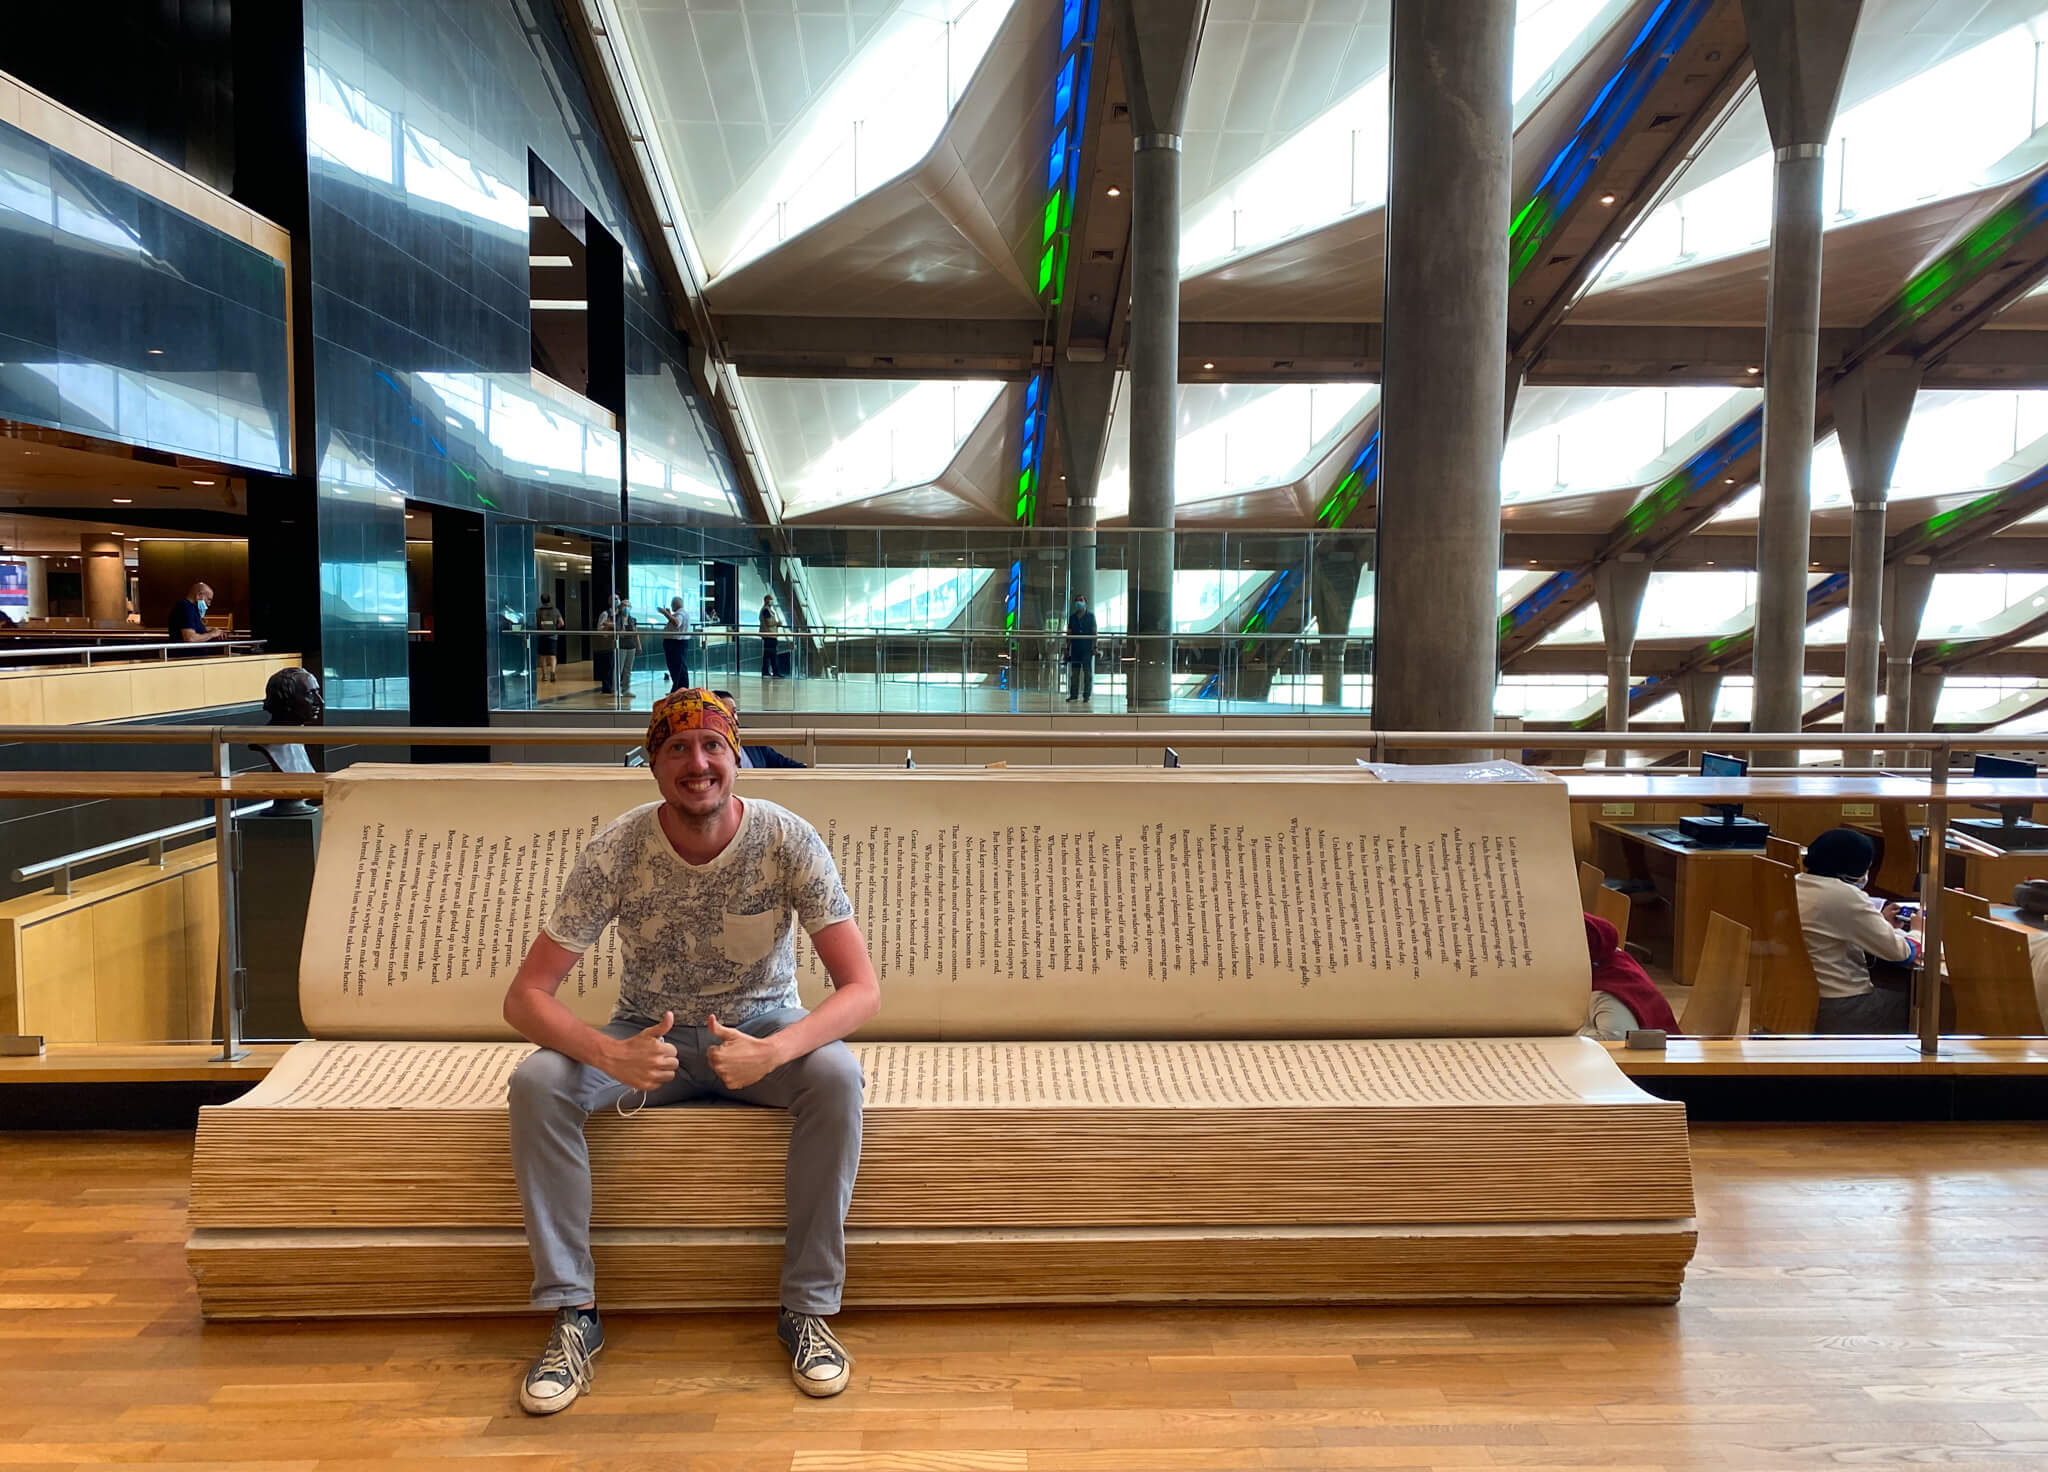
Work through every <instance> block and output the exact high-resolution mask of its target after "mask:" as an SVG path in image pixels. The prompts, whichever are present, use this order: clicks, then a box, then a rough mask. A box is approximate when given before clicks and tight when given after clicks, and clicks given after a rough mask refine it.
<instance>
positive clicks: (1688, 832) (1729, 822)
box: [1678, 751, 1771, 848]
mask: <svg viewBox="0 0 2048 1472" xmlns="http://www.w3.org/2000/svg"><path fill="white" fill-rule="evenodd" d="M1700 775H1701V776H1702V777H1747V776H1748V775H1749V762H1748V761H1747V759H1745V758H1743V757H1739V756H1723V755H1722V754H1721V753H1720V752H1715V751H1709V752H1704V753H1702V754H1701V756H1700ZM1702 806H1704V807H1705V808H1706V810H1707V813H1708V816H1706V817H1700V818H1680V819H1679V820H1678V831H1679V832H1680V833H1682V834H1683V835H1684V836H1685V837H1686V838H1687V839H1688V840H1690V841H1691V842H1693V843H1697V844H1701V845H1703V846H1705V847H1709V848H1762V847H1763V846H1764V839H1765V838H1767V837H1768V836H1769V835H1770V831H1771V830H1770V827H1769V825H1767V824H1765V823H1761V822H1759V821H1757V820H1756V819H1755V818H1745V817H1743V816H1742V804H1741V803H1739V802H1736V803H1704V804H1702ZM1714 814H1719V815H1720V816H1719V819H1718V821H1717V820H1716V819H1715V818H1714V816H1712V815H1714Z"/></svg>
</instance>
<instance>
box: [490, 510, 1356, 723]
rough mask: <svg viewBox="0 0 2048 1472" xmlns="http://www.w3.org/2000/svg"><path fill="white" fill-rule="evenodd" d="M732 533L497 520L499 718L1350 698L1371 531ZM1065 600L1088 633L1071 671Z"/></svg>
mask: <svg viewBox="0 0 2048 1472" xmlns="http://www.w3.org/2000/svg"><path fill="white" fill-rule="evenodd" d="M751 536H752V534H750V533H746V532H738V531H735V530H733V529H712V528H706V529H702V530H699V529H694V528H685V527H639V526H608V527H559V526H555V527H549V526H542V527H526V526H524V525H523V524H521V525H519V526H514V525H513V524H510V523H506V524H503V525H501V527H500V529H499V535H498V536H497V537H496V538H494V540H493V543H492V554H491V555H492V557H493V559H494V562H495V566H494V567H493V570H492V576H491V586H492V588H493V590H494V592H493V596H494V598H495V599H496V600H497V606H496V607H495V608H494V609H493V617H494V619H495V624H496V628H497V631H498V632H497V637H496V668H495V671H494V682H493V695H492V699H493V704H494V706H495V708H497V709H499V710H559V711H573V710H585V709H600V710H607V709H608V710H645V709H647V708H648V707H649V706H650V705H651V704H652V703H653V702H654V700H655V699H657V698H658V697H659V696H660V695H662V694H663V693H665V692H666V691H667V690H668V689H669V688H670V687H671V685H672V684H673V683H675V682H676V681H677V680H680V679H684V678H687V679H688V681H689V682H690V683H692V684H697V685H706V684H708V685H712V686H714V687H716V688H720V689H728V690H731V691H732V692H733V694H734V695H735V696H736V697H738V698H739V701H740V704H741V706H742V709H774V710H785V711H843V712H848V713H862V712H872V713H878V714H879V713H885V712H914V711H930V712H935V713H946V712H952V713H959V714H976V713H985V714H989V715H997V714H1014V713H1019V712H1032V711H1038V712H1052V711H1059V710H1063V709H1072V708H1075V707H1077V706H1079V705H1080V704H1081V703H1082V701H1083V700H1086V701H1087V703H1088V708H1089V709H1091V710H1092V711H1094V712H1096V713H1101V712H1105V711H1119V712H1120V711H1126V710H1138V711H1174V712H1177V713H1181V714H1187V715H1201V714H1203V713H1218V714H1220V713H1224V712H1231V713H1250V712H1257V711H1271V712H1274V713H1282V712H1292V713H1304V712H1318V711H1319V712H1327V713H1330V714H1349V715H1355V716H1363V715H1364V713H1365V711H1366V708H1367V706H1368V704H1369V699H1370V693H1371V684H1370V676H1371V649H1372V596H1373V584H1372V554H1373V539H1372V535H1371V534H1370V533H1356V532H1327V533H1314V532H1311V533H1304V532H1298V531H1273V532H1261V531H1244V532H1236V531H1233V532H1228V533H1225V532H1215V531H1206V530H1205V531H1183V532H1144V531H1131V530H1126V529H1123V528H1115V529H1109V530H1104V531H1100V532H1098V533H1097V534H1095V537H1094V539H1093V541H1092V542H1090V541H1087V540H1082V539H1077V538H1075V537H1074V536H1072V535H1071V534H1070V533H1068V532H1066V531H1064V530H1055V529H1036V528H1017V529H1014V530H1000V529H998V530H972V531H969V530H952V529H936V528H933V529H926V528H891V529H877V528H871V527H870V528H818V527H802V528H786V529H784V530H783V532H782V533H781V536H782V538H783V547H784V550H782V551H780V552H778V553H774V554H770V553H766V552H764V551H763V550H762V549H761V547H760V546H759V544H758V543H756V542H752V540H751ZM1169 587H1170V594H1167V595H1165V596H1162V595H1161V592H1159V591H1151V592H1148V591H1147V590H1164V589H1167V588H1169ZM1076 595H1086V596H1087V597H1088V599H1089V606H1090V608H1091V610H1092V611H1093V614H1094V617H1095V622H1096V636H1095V639H1094V648H1093V651H1092V653H1090V654H1089V656H1088V657H1087V658H1086V659H1071V658H1070V657H1069V656H1070V654H1073V653H1074V652H1075V651H1074V649H1073V647H1072V645H1071V643H1070V640H1069V638H1068V635H1067V622H1068V617H1069V614H1070V612H1071V610H1072V608H1073V601H1074V598H1075V597H1076ZM542 596H546V597H547V598H548V599H549V603H548V605H547V606H546V608H545V609H543V607H542V605H541V604H540V598H541V597H542ZM1147 597H1149V598H1150V599H1151V600H1152V604H1151V607H1150V608H1147V607H1145V606H1144V602H1145V599H1146V598H1147ZM678 601H680V617H681V621H682V624H683V626H684V627H685V628H686V630H687V632H685V633H681V634H672V633H671V631H670V629H669V627H668V615H667V610H668V609H670V607H671V606H672V605H675V604H676V603H678ZM764 602H765V603H766V604H767V606H768V607H769V608H771V609H772V610H773V618H774V622H776V623H778V624H779V625H780V627H779V628H778V629H776V630H774V631H773V632H772V633H771V634H770V635H769V636H765V637H764V635H763V634H762V632H761V611H762V607H763V604H764ZM608 609H609V610H612V618H611V619H610V620H608V619H607V617H606V610H608ZM621 611H623V616H624V617H629V618H631V619H632V620H633V626H632V627H631V628H630V630H627V631H625V632H623V633H622V632H621V631H620V629H618V628H616V627H611V626H609V624H610V623H613V622H616V619H617V618H618V617H619V616H620V614H621ZM1070 695H1072V696H1074V697H1076V698H1075V699H1074V700H1072V701H1070V700H1069V699H1068V697H1069V696H1070Z"/></svg>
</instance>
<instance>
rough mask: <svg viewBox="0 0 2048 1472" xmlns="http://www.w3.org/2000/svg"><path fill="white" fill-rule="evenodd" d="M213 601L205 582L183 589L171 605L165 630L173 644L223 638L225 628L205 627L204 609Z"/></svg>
mask: <svg viewBox="0 0 2048 1472" xmlns="http://www.w3.org/2000/svg"><path fill="white" fill-rule="evenodd" d="M212 602H213V589H211V588H209V587H208V586H207V585H206V584H205V583H194V584H193V585H192V586H191V587H189V588H187V589H186V590H185V596H184V597H183V598H180V599H179V600H178V601H177V602H176V603H174V604H172V605H171V621H170V624H169V626H168V628H167V629H166V630H165V632H166V634H167V635H168V637H169V639H170V641H171V643H173V644H206V643H211V642H212V641H213V640H215V639H225V638H226V637H227V636H228V631H227V630H226V629H209V628H207V627H206V610H207V607H208V606H209V605H210V604H211V603H212Z"/></svg>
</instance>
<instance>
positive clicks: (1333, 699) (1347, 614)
mask: <svg viewBox="0 0 2048 1472" xmlns="http://www.w3.org/2000/svg"><path fill="white" fill-rule="evenodd" d="M1359 551H1360V548H1359V543H1358V539H1357V538H1355V537H1351V536H1345V535H1343V534H1341V533H1340V534H1339V535H1337V536H1333V537H1328V538H1318V539H1317V540H1316V542H1315V544H1314V545H1313V547H1312V548H1311V550H1310V556H1311V558H1312V559H1313V568H1312V572H1311V577H1310V580H1309V588H1310V592H1311V596H1312V598H1313V600H1314V611H1315V616H1316V630H1317V633H1318V635H1319V637H1318V640H1317V644H1318V648H1317V651H1316V657H1317V662H1318V664H1319V665H1320V667H1321V669H1322V674H1323V704H1324V705H1326V706H1328V707H1330V709H1331V710H1332V711H1335V710H1337V709H1339V708H1340V707H1341V706H1342V705H1343V704H1344V661H1345V652H1346V648H1347V646H1348V644H1349V642H1350V641H1349V635H1350V633H1351V610H1352V609H1353V608H1354V607H1356V606H1357V604H1358V582H1359V579H1360V578H1361V577H1362V576H1364V573H1365V565H1364V563H1363V562H1362V561H1361V560H1360V557H1359Z"/></svg>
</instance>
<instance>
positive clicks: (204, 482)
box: [192, 480, 215, 486]
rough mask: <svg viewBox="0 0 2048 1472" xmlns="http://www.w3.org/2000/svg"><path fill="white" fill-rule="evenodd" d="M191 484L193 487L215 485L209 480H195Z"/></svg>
mask: <svg viewBox="0 0 2048 1472" xmlns="http://www.w3.org/2000/svg"><path fill="white" fill-rule="evenodd" d="M192 484H193V485H195V486H210V485H213V484H215V482H213V481H210V480H195V481H193V482H192Z"/></svg>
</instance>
